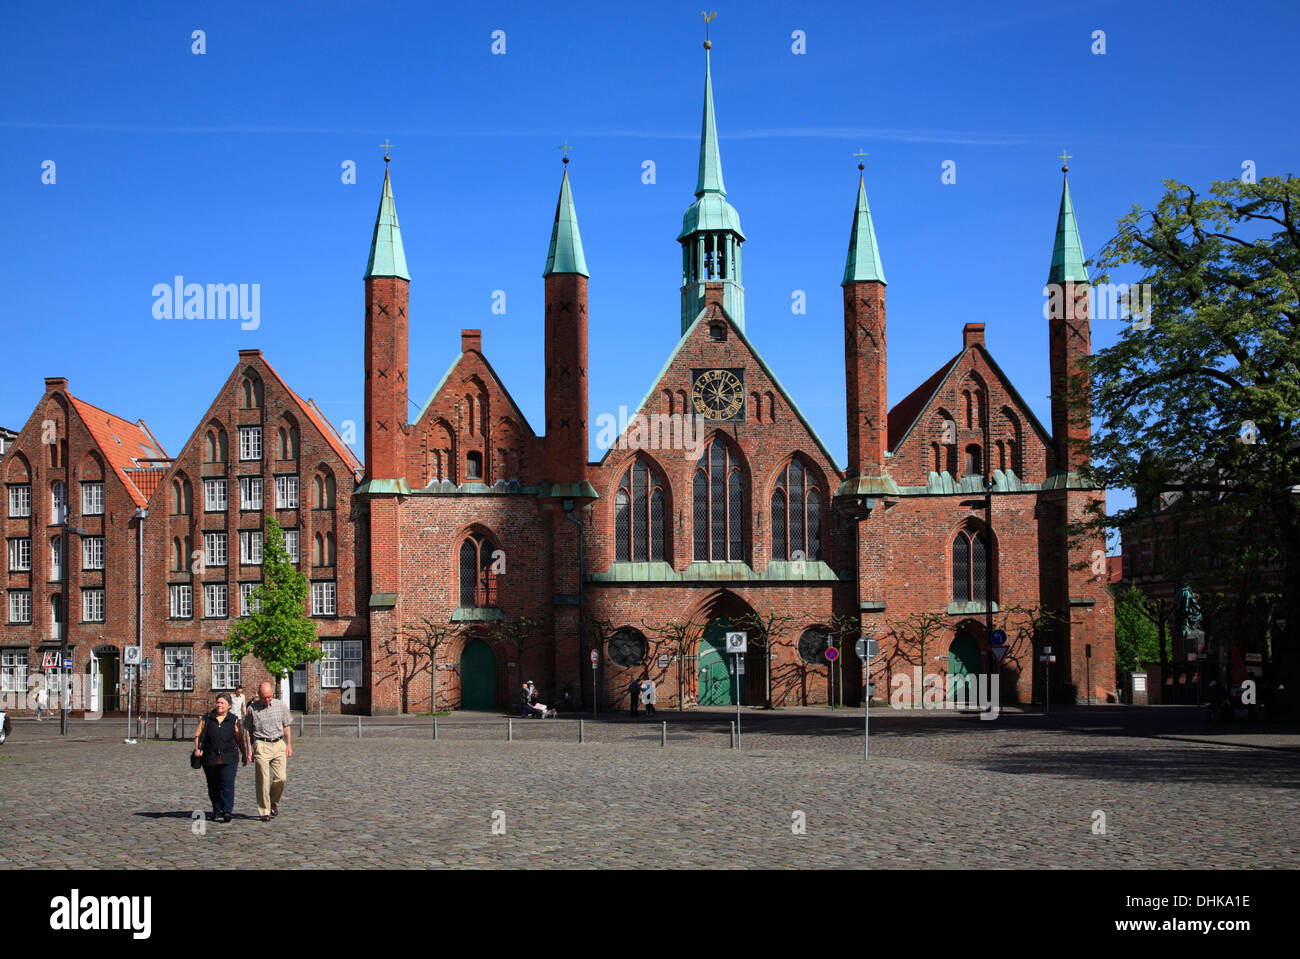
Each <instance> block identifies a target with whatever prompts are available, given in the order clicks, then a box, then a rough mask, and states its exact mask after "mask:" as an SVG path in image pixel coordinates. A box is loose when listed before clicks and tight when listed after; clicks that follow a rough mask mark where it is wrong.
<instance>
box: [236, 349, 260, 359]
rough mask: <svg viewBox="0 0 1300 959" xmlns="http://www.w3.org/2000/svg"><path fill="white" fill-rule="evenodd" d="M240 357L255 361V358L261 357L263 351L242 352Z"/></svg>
mask: <svg viewBox="0 0 1300 959" xmlns="http://www.w3.org/2000/svg"><path fill="white" fill-rule="evenodd" d="M239 355H240V356H245V357H248V358H249V359H253V358H254V357H258V356H261V355H262V351H261V350H240V351H239Z"/></svg>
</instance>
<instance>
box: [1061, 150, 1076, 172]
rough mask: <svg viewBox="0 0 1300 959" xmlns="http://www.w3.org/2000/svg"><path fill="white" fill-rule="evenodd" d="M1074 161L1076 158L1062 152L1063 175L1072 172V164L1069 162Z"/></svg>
mask: <svg viewBox="0 0 1300 959" xmlns="http://www.w3.org/2000/svg"><path fill="white" fill-rule="evenodd" d="M1073 159H1074V157H1072V156H1070V154H1068V153H1066V152H1065V151H1064V150H1062V151H1061V172H1062V173H1069V172H1070V164H1069V162H1068V161H1070V160H1073Z"/></svg>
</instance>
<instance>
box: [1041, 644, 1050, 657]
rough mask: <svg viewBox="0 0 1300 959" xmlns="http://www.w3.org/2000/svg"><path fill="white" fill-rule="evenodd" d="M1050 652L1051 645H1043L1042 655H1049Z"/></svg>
mask: <svg viewBox="0 0 1300 959" xmlns="http://www.w3.org/2000/svg"><path fill="white" fill-rule="evenodd" d="M1051 652H1052V647H1051V646H1044V647H1043V655H1044V656H1048V655H1051Z"/></svg>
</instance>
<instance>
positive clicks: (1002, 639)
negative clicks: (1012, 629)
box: [989, 629, 1007, 646]
mask: <svg viewBox="0 0 1300 959" xmlns="http://www.w3.org/2000/svg"><path fill="white" fill-rule="evenodd" d="M989 639H990V642H992V643H993V645H994V646H1005V645H1006V644H1007V631H1006V630H1005V629H995V630H993V635H992V636H991V637H990V638H989Z"/></svg>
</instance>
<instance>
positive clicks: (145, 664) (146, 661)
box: [140, 656, 153, 673]
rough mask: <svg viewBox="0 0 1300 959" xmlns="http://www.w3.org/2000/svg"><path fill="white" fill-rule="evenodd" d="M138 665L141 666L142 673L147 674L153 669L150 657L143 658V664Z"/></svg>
mask: <svg viewBox="0 0 1300 959" xmlns="http://www.w3.org/2000/svg"><path fill="white" fill-rule="evenodd" d="M140 665H142V666H143V667H144V671H145V672H146V673H147V672H149V670H151V669H153V659H152V658H150V657H148V656H146V657H145V658H144V662H143V663H141V664H140Z"/></svg>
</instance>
